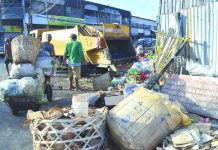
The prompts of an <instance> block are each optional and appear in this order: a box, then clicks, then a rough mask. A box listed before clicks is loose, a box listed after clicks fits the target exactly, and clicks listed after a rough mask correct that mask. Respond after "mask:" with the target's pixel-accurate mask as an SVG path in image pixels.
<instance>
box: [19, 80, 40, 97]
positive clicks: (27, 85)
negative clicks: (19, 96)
mask: <svg viewBox="0 0 218 150" xmlns="http://www.w3.org/2000/svg"><path fill="white" fill-rule="evenodd" d="M18 86H19V88H20V89H21V90H22V91H23V94H24V95H25V96H33V95H34V94H35V93H36V91H37V84H36V81H35V80H34V79H33V78H32V77H24V78H22V79H20V80H18Z"/></svg>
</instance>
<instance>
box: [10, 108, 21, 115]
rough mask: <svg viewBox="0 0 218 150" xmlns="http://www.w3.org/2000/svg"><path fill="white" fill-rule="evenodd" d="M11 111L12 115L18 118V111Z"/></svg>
mask: <svg viewBox="0 0 218 150" xmlns="http://www.w3.org/2000/svg"><path fill="white" fill-rule="evenodd" d="M11 111H12V114H13V115H14V116H17V115H18V112H19V111H18V110H15V109H11Z"/></svg>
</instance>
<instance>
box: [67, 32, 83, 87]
mask: <svg viewBox="0 0 218 150" xmlns="http://www.w3.org/2000/svg"><path fill="white" fill-rule="evenodd" d="M70 38H71V40H72V41H71V42H69V43H67V45H66V48H65V51H64V58H63V63H65V62H66V58H68V59H69V62H68V69H69V79H70V86H69V89H70V90H72V89H73V88H75V87H74V86H73V79H75V82H76V90H79V78H80V77H81V60H82V58H84V53H83V48H82V44H81V42H79V41H77V35H76V34H71V36H70Z"/></svg>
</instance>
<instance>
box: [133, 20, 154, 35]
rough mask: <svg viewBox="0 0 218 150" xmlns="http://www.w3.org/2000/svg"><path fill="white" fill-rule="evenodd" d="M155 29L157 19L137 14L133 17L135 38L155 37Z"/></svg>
mask: <svg viewBox="0 0 218 150" xmlns="http://www.w3.org/2000/svg"><path fill="white" fill-rule="evenodd" d="M155 30H157V22H156V21H154V20H150V19H145V18H140V17H136V16H132V17H131V35H132V37H133V38H134V39H139V38H143V37H149V38H155V33H154V31H155Z"/></svg>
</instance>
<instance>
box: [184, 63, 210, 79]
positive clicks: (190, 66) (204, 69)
mask: <svg viewBox="0 0 218 150" xmlns="http://www.w3.org/2000/svg"><path fill="white" fill-rule="evenodd" d="M186 69H187V70H188V72H189V74H190V75H193V76H211V77H212V76H213V75H214V70H213V69H211V68H210V67H209V66H205V65H201V64H199V63H192V62H186Z"/></svg>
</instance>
